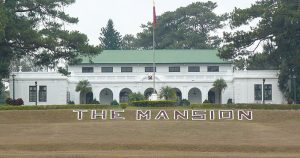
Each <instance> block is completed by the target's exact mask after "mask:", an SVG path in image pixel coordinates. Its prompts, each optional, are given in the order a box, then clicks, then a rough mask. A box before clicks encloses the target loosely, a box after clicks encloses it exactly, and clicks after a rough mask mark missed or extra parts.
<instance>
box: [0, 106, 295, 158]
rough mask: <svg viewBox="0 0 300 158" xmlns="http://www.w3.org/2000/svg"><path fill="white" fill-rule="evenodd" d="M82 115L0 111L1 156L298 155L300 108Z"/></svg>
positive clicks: (218, 157) (282, 157) (204, 157)
mask: <svg viewBox="0 0 300 158" xmlns="http://www.w3.org/2000/svg"><path fill="white" fill-rule="evenodd" d="M124 115H125V117H126V120H123V121H116V120H90V119H89V114H86V115H85V116H84V119H83V120H82V121H78V120H77V119H76V114H75V113H73V112H72V110H45V111H0V157H1V158H2V157H3V158H95V157H96V158H97V157H108V158H127V157H144V158H146V157H147V158H148V157H149V158H150V157H159V158H161V157H164V158H181V157H195V158H196V157H197V158H198V157H200V158H225V157H226V158H228V157H230V158H299V157H300V111H288V110H285V111H281V110H255V111H253V116H254V119H253V120H252V121H238V120H234V121H225V120H221V121H220V120H216V121H191V120H189V121H174V120H169V121H155V120H151V121H136V120H135V119H134V118H135V110H127V111H126V113H125V114H124Z"/></svg>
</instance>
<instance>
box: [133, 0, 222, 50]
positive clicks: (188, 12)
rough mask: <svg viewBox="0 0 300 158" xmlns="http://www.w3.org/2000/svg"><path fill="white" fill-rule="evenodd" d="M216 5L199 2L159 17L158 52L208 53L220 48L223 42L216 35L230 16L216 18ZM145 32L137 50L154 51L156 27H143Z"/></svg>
mask: <svg viewBox="0 0 300 158" xmlns="http://www.w3.org/2000/svg"><path fill="white" fill-rule="evenodd" d="M216 7H217V4H216V3H213V2H211V1H208V2H196V3H192V4H190V5H188V6H187V7H181V8H179V9H177V10H176V11H174V12H166V13H164V14H162V15H161V16H159V17H158V21H157V24H156V32H155V40H156V48H158V49H175V48H178V49H206V48H216V47H217V46H218V45H219V43H220V41H221V40H220V38H219V37H217V36H215V35H212V34H211V33H212V32H213V31H216V30H217V29H219V28H222V27H223V25H222V24H221V22H222V21H223V20H225V19H226V17H227V16H226V15H220V16H218V15H216V14H215V13H214V12H213V10H214V9H215V8H216ZM142 28H143V31H142V32H141V33H138V34H137V42H136V44H137V46H139V47H140V48H144V49H151V48H152V33H153V32H152V30H153V29H152V24H151V23H150V22H149V23H148V24H147V25H142Z"/></svg>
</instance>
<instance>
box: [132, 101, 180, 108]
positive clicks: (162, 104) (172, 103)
mask: <svg viewBox="0 0 300 158" xmlns="http://www.w3.org/2000/svg"><path fill="white" fill-rule="evenodd" d="M132 105H133V106H136V107H173V106H175V105H176V101H171V100H162V101H148V100H143V101H134V102H132Z"/></svg>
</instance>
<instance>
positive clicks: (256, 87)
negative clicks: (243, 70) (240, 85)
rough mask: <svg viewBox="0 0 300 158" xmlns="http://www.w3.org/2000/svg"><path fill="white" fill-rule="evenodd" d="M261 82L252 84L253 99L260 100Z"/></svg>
mask: <svg viewBox="0 0 300 158" xmlns="http://www.w3.org/2000/svg"><path fill="white" fill-rule="evenodd" d="M261 87H262V86H261V84H255V85H254V99H255V100H262V96H261V95H262V89H261Z"/></svg>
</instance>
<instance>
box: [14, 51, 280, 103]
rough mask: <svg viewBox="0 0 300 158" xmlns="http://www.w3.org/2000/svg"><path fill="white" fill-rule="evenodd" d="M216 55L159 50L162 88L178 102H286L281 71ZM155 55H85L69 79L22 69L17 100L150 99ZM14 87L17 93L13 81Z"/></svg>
mask: <svg viewBox="0 0 300 158" xmlns="http://www.w3.org/2000/svg"><path fill="white" fill-rule="evenodd" d="M216 53H217V51H216V50H157V51H156V52H155V61H156V62H155V63H156V65H155V69H156V73H155V89H156V91H157V92H159V91H160V89H161V88H162V87H165V86H170V87H172V88H174V89H175V90H176V94H177V98H178V100H181V99H187V100H189V101H190V102H191V103H197V104H201V103H203V102H204V101H205V100H207V101H209V102H215V103H219V102H221V103H223V104H225V103H227V102H228V100H232V101H233V102H234V103H262V102H263V98H262V97H263V96H264V98H265V99H264V100H265V103H272V104H281V103H285V99H284V97H283V95H282V93H281V92H280V90H279V88H278V86H277V85H278V84H277V83H278V77H277V71H269V70H268V71H266V70H260V71H234V70H233V66H232V63H231V62H228V61H223V60H221V59H219V58H218V57H217V56H216ZM152 57H153V52H152V51H121V50H116V51H104V52H103V53H101V54H100V55H98V56H97V57H95V58H93V59H87V58H84V59H83V62H82V64H79V65H73V66H69V72H71V75H70V76H68V77H65V76H62V75H61V74H58V73H56V72H16V73H14V74H15V75H16V77H15V82H14V85H15V91H14V92H15V98H22V99H23V100H24V103H25V105H34V104H35V102H36V100H37V102H38V104H39V105H53V104H56V105H58V104H66V103H67V102H68V101H74V102H75V103H76V104H80V103H90V102H91V101H92V100H97V101H99V102H100V103H101V104H110V103H111V102H112V101H113V100H116V101H118V102H126V101H128V95H129V94H130V93H132V92H140V93H142V94H144V95H145V96H146V97H148V96H149V95H150V94H151V93H152V92H153V79H154V78H153V77H154V76H153V62H152V61H153V58H152ZM220 78H223V79H224V80H225V81H226V83H227V88H226V89H225V90H224V91H222V92H221V93H222V94H221V95H220V94H219V93H220V92H218V91H216V90H214V88H213V82H214V81H215V80H217V79H220ZM82 80H88V81H89V82H90V83H91V87H92V92H90V93H87V94H80V93H79V92H76V91H75V89H76V86H77V84H78V83H79V81H82ZM263 80H265V82H264V83H263ZM35 82H37V86H36V85H35ZM263 85H264V86H263ZM262 87H264V88H262ZM10 89H11V97H12V96H13V83H12V79H11V80H10ZM263 94H264V95H263ZM220 96H221V97H220Z"/></svg>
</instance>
